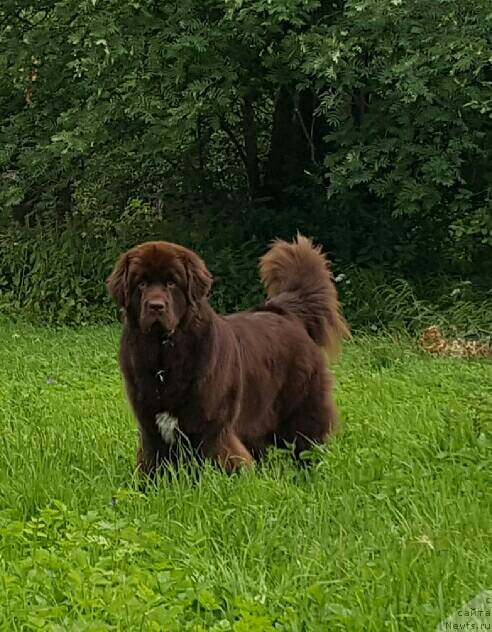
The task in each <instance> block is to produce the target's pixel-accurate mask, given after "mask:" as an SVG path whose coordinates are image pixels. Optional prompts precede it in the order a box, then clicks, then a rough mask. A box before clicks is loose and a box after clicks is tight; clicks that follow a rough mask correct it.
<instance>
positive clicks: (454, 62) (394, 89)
mask: <svg viewBox="0 0 492 632" xmlns="http://www.w3.org/2000/svg"><path fill="white" fill-rule="evenodd" d="M491 27H492V13H491V10H490V6H489V4H488V3H487V2H483V0H469V1H467V2H464V3H463V2H461V3H457V2H454V1H453V0H436V1H435V2H426V1H425V0H394V1H391V2H388V3H381V2H380V0H345V1H342V0H336V1H335V2H332V3H322V2H319V0H289V2H285V1H280V0H275V1H266V0H255V1H252V2H242V1H240V0H227V1H225V2H219V1H218V0H200V1H197V0H186V1H184V2H179V3H176V2H169V1H166V2H160V3H155V2H152V1H151V0H136V1H132V2H128V1H125V2H122V1H116V0H110V1H107V2H100V1H96V0H83V1H80V0H77V1H75V0H60V1H59V2H56V3H47V4H46V3H45V4H43V5H42V6H41V5H39V3H38V2H37V1H36V2H34V1H32V0H30V1H26V0H9V1H8V2H4V3H3V4H2V6H1V7H0V42H1V45H2V46H1V50H2V52H1V54H0V116H1V118H2V128H1V142H0V217H1V218H3V223H4V225H8V224H10V223H11V222H12V221H13V220H14V221H20V222H21V223H24V222H27V223H31V224H32V223H35V222H36V221H40V219H41V218H42V217H45V214H46V212H50V213H51V214H52V217H56V218H57V219H56V222H57V223H58V222H59V221H60V220H63V219H64V218H65V217H67V216H68V217H69V219H70V220H71V219H72V217H73V216H74V215H76V214H77V213H84V212H90V213H91V214H92V216H93V217H94V218H97V217H98V215H99V214H100V213H102V215H103V216H104V217H107V218H108V219H111V220H112V221H114V222H118V221H119V219H120V214H121V210H122V209H124V208H126V207H127V205H128V203H129V202H130V200H132V199H142V200H144V202H145V203H146V204H149V205H150V207H151V208H152V212H153V213H154V214H156V215H159V213H160V212H161V211H162V209H165V210H166V213H167V217H171V216H172V219H173V221H174V220H175V219H176V218H177V220H178V221H179V222H181V223H184V221H185V220H191V223H192V224H195V222H196V220H197V219H198V221H200V219H203V218H201V215H202V214H203V213H204V209H210V208H211V207H214V208H215V210H216V211H217V209H221V211H220V212H222V209H224V208H226V207H227V208H232V209H234V208H235V207H238V208H245V204H244V200H245V198H246V197H249V198H251V199H253V200H254V201H255V204H254V205H250V206H249V207H248V214H249V215H250V221H249V222H248V226H253V225H256V224H262V223H263V224H264V225H265V234H264V235H260V238H262V239H263V238H270V237H272V236H273V235H274V233H275V231H274V230H273V226H270V227H269V226H268V225H266V222H265V218H264V211H265V209H268V211H269V213H268V216H269V218H270V219H271V220H272V222H273V225H275V226H281V225H282V224H289V225H292V224H294V225H295V224H296V220H298V219H299V218H298V211H299V209H301V213H300V214H301V215H302V217H306V216H307V215H311V218H310V225H311V226H312V227H314V230H313V233H314V234H315V235H316V236H317V237H319V238H320V240H321V241H325V242H326V243H329V244H330V245H331V246H332V248H331V252H332V253H333V254H334V255H335V256H336V257H337V258H338V259H340V260H342V261H343V262H344V263H351V264H358V265H360V264H363V265H367V264H374V263H376V264H378V265H379V264H385V265H390V266H391V267H397V268H398V269H399V270H400V271H401V273H402V274H404V275H408V274H415V273H419V274H422V273H423V274H429V273H430V271H432V272H435V271H456V270H458V271H459V272H464V273H468V272H469V271H470V270H475V271H476V270H477V269H480V268H481V267H482V265H483V262H484V261H487V260H489V261H490V260H491V257H490V252H491V245H492V225H491V216H492V213H491V186H492V176H491V170H490V168H489V166H490V163H491V159H492V155H491V147H492V142H491V139H492V100H491V96H490V95H491V82H492V76H491V74H490V49H491V44H492V42H491V33H492V28H491ZM205 212H206V211H205ZM219 214H220V213H219ZM206 219H207V220H208V219H210V216H208V217H207V218H206ZM94 221H95V224H96V225H95V231H96V232H97V230H99V227H98V225H97V221H96V219H95V220H94ZM228 221H230V222H236V223H237V222H242V221H243V217H242V215H241V213H237V214H234V213H231V214H230V215H229V218H228ZM202 223H206V221H202ZM226 232H227V231H226ZM255 234H256V232H255ZM250 237H251V234H249V235H246V240H249V239H250ZM224 244H226V245H227V246H229V245H230V244H229V243H228V240H227V239H226V237H225V236H223V239H222V246H224ZM224 256H225V255H224Z"/></svg>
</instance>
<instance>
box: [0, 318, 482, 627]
mask: <svg viewBox="0 0 492 632" xmlns="http://www.w3.org/2000/svg"><path fill="white" fill-rule="evenodd" d="M0 327H1V336H0V416H1V419H2V431H1V434H0V441H1V449H0V629H1V630H9V631H10V630H37V629H42V630H60V631H61V630H77V631H79V630H176V631H178V632H181V631H183V630H195V631H197V630H234V631H236V632H249V631H252V632H255V631H256V632H259V631H267V630H292V631H294V630H295V631H301V630H303V631H306V632H310V631H312V630H314V631H317V630H320V631H332V630H350V631H359V630H360V631H362V630H363V631H368V630H371V631H374V632H381V631H382V630H395V631H397V630H398V631H400V630H408V631H412V632H414V631H416V630H426V631H427V630H433V629H434V627H435V625H436V624H437V622H438V621H440V620H441V619H443V618H444V617H446V616H447V615H449V614H450V613H451V612H453V611H454V610H455V609H456V608H457V607H458V606H459V605H461V604H462V603H464V602H465V601H468V600H469V599H471V598H472V597H473V596H475V595H476V594H478V593H479V592H480V591H482V590H484V589H486V588H491V586H492V556H491V550H492V542H491V534H492V529H491V517H490V482H491V480H490V472H491V460H490V456H491V445H492V442H491V418H492V410H491V409H492V406H491V399H492V365H491V364H487V363H485V362H478V361H475V362H471V361H469V362H465V361H460V360H451V359H432V358H428V357H426V356H423V355H421V354H419V353H418V352H417V351H416V350H415V349H413V348H412V346H411V345H410V343H409V342H405V341H397V340H390V339H389V338H388V339H384V338H366V339H363V338H360V339H357V340H356V341H355V342H353V343H351V344H347V345H346V346H345V349H344V351H343V354H342V358H341V360H340V363H339V364H338V365H337V366H336V367H335V373H336V378H337V400H338V405H339V409H340V411H341V414H342V417H343V425H342V429H341V432H340V433H339V434H338V436H337V437H336V438H335V439H334V440H333V442H332V444H331V447H330V449H329V450H327V451H320V453H319V454H317V455H316V458H315V460H314V463H313V468H312V469H311V470H308V471H306V472H304V471H298V470H297V469H296V468H295V467H294V465H293V464H292V463H291V461H290V459H289V458H288V456H287V455H285V454H282V453H273V454H272V455H271V457H270V458H269V459H268V461H267V462H266V463H265V464H264V465H262V466H260V467H259V468H257V470H256V471H255V472H252V473H244V474H240V475H237V476H233V477H227V476H225V475H223V474H222V473H221V472H219V471H217V470H215V469H214V468H212V467H210V466H207V467H205V468H204V470H203V471H202V473H201V476H200V477H199V478H198V480H197V481H192V480H191V479H190V476H189V475H187V474H186V473H185V472H182V473H180V474H179V475H178V476H177V477H175V479H174V480H172V481H166V482H164V481H162V482H161V483H160V484H159V485H158V487H157V488H156V489H155V490H151V491H150V492H149V493H148V494H147V495H142V494H140V493H138V492H137V491H136V488H135V485H134V480H133V478H132V471H133V466H134V451H135V447H136V430H135V425H134V422H133V420H132V417H131V415H130V413H129V411H128V407H127V405H126V402H125V400H124V396H123V389H122V385H121V380H120V376H119V371H118V366H117V361H116V349H117V340H118V330H117V329H116V328H114V327H100V328H87V329H84V330H79V331H70V330H59V331H54V330H48V329H41V328H35V327H31V326H28V325H19V324H17V325H14V324H9V323H7V322H5V321H2V322H0Z"/></svg>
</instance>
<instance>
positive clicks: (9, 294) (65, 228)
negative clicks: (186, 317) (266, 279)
mask: <svg viewBox="0 0 492 632" xmlns="http://www.w3.org/2000/svg"><path fill="white" fill-rule="evenodd" d="M248 232H249V233H250V234H251V231H250V229H249V228H248V225H247V221H246V218H245V221H244V222H243V226H242V227H241V226H238V225H237V224H227V218H226V217H225V216H224V215H221V214H220V213H217V212H215V211H214V210H213V211H210V212H209V213H203V214H202V215H201V216H200V219H196V218H195V219H193V220H192V219H183V218H181V219H176V218H171V217H170V216H166V214H165V213H164V212H162V213H157V212H155V211H154V210H152V209H150V207H149V206H148V205H146V204H143V203H142V202H141V201H139V200H132V201H131V202H130V204H129V205H128V206H127V208H126V209H125V211H124V212H123V214H122V215H121V217H120V218H119V220H118V221H114V220H113V219H111V218H110V217H106V216H105V215H104V214H99V216H97V217H93V216H92V215H90V214H83V213H82V214H75V215H74V216H73V217H70V218H69V219H67V220H66V221H63V222H55V221H54V220H53V219H50V218H49V217H45V218H44V221H43V222H42V223H41V222H38V223H36V224H35V225H34V226H32V227H20V226H19V225H16V224H12V225H9V226H8V227H7V228H6V229H4V230H3V231H1V232H0V251H1V253H2V256H1V257H0V310H1V311H3V312H4V313H8V314H10V315H11V316H18V315H19V314H22V315H23V316H24V317H26V316H27V317H29V318H35V319H36V320H41V321H43V322H47V323H52V324H75V325H84V324H87V323H89V322H95V321H99V322H101V321H111V320H114V318H115V316H116V314H117V310H116V307H115V306H114V305H113V303H112V302H111V301H110V299H109V297H108V296H107V292H106V287H105V279H106V277H107V276H108V274H109V273H110V271H111V269H112V267H113V265H114V262H115V261H116V259H117V257H118V256H119V255H120V253H121V252H122V251H124V250H126V249H127V248H129V247H131V246H133V245H135V244H136V243H139V242H142V241H147V240H150V239H164V240H169V241H176V242H178V243H182V244H183V245H185V246H188V247H190V248H193V249H194V250H196V251H197V252H199V253H200V254H201V255H202V256H203V258H204V259H205V261H206V263H207V265H208V267H209V269H210V271H211V272H212V274H213V276H214V286H213V288H212V295H211V299H212V304H213V306H214V307H215V308H216V309H217V310H218V311H219V312H222V313H227V312H233V311H237V310H241V309H247V308H248V307H251V306H253V305H255V304H257V303H258V302H260V301H261V300H262V298H263V296H264V292H263V288H262V287H261V284H260V281H259V277H258V268H257V262H258V257H259V256H260V255H261V254H262V253H263V252H264V250H265V248H266V247H267V245H268V244H267V241H266V239H264V238H260V237H258V236H255V237H251V238H249V239H245V238H244V234H245V233H248ZM282 236H283V237H291V236H292V234H291V235H287V234H286V231H283V234H282ZM316 241H318V239H316ZM327 250H328V251H329V252H330V249H329V247H328V248H327ZM333 268H334V273H335V275H338V276H337V279H338V289H339V293H340V298H341V301H342V304H343V308H344V312H345V314H346V316H347V319H348V321H349V323H350V325H351V327H352V328H353V329H354V330H358V329H362V330H372V331H378V330H381V329H387V328H390V329H404V330H407V331H417V330H419V329H421V328H423V327H425V326H427V325H430V324H440V325H441V326H442V327H443V328H444V329H445V330H447V329H453V328H454V330H455V331H459V332H461V333H465V334H466V333H468V334H470V333H471V334H472V333H475V332H478V331H479V330H486V331H490V330H492V295H491V292H490V291H487V289H486V288H482V289H481V288H480V285H479V283H478V282H475V283H472V282H471V281H469V280H468V281H462V280H460V279H456V278H451V277H438V278H435V279H434V280H433V281H432V282H431V281H430V280H429V279H422V278H421V279H420V280H419V281H418V280H417V281H416V280H414V281H411V280H409V279H405V278H401V276H398V275H397V274H395V273H394V272H393V273H392V272H390V271H389V270H388V269H387V268H385V267H382V266H379V267H375V266H372V267H365V268H363V267H361V266H353V265H352V266H344V265H342V264H341V263H340V262H335V263H334V265H333Z"/></svg>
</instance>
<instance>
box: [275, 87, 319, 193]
mask: <svg viewBox="0 0 492 632" xmlns="http://www.w3.org/2000/svg"><path fill="white" fill-rule="evenodd" d="M313 102H314V99H313V93H312V92H311V90H304V91H302V92H297V93H296V92H295V91H294V90H293V89H289V88H288V87H285V86H282V87H281V88H280V90H279V93H278V96H277V101H276V105H275V112H274V115H273V124H272V133H271V137H270V151H269V155H268V161H267V165H266V173H265V181H264V189H265V193H266V194H267V195H271V196H272V197H274V198H275V199H277V200H279V201H280V202H281V199H279V198H282V197H284V195H283V194H284V192H285V189H286V187H288V186H291V185H296V184H301V183H302V181H303V180H304V178H305V171H306V170H309V168H310V167H311V166H312V163H313V161H314V159H315V157H314V144H313V142H314V141H313V139H312V138H311V129H312V125H311V124H312V119H313Z"/></svg>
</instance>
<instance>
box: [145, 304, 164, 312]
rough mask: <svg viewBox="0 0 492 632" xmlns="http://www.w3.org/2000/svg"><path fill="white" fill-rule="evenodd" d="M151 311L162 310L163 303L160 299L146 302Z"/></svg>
mask: <svg viewBox="0 0 492 632" xmlns="http://www.w3.org/2000/svg"><path fill="white" fill-rule="evenodd" d="M147 306H148V308H149V310H150V311H151V312H155V313H157V314H159V313H160V312H163V311H164V308H165V305H164V303H163V302H162V301H149V302H148V304H147Z"/></svg>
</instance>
